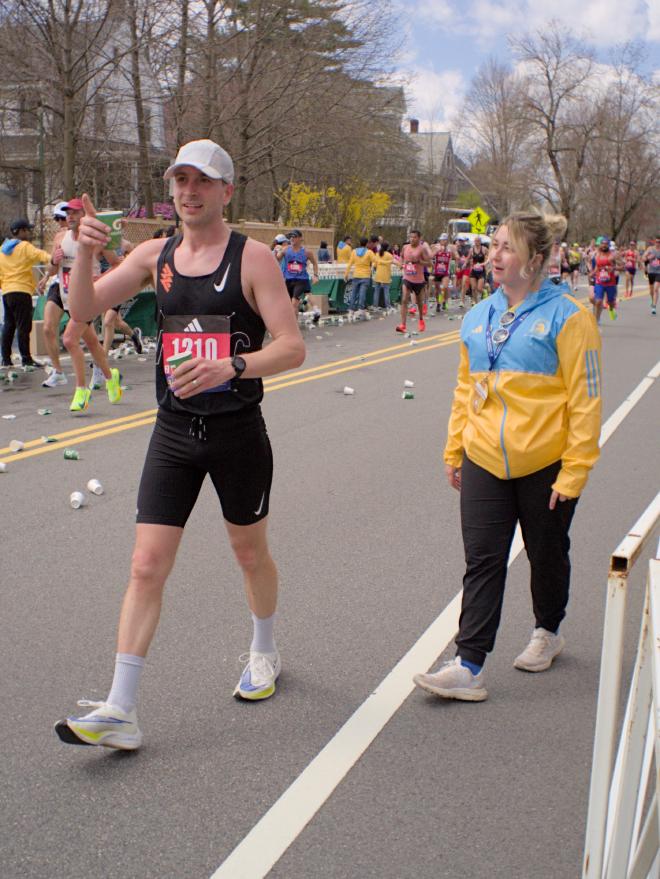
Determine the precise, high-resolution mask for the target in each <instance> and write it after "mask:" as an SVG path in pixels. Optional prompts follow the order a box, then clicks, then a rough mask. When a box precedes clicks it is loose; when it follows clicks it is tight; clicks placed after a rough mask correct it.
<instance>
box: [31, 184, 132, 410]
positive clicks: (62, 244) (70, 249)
mask: <svg viewBox="0 0 660 879" xmlns="http://www.w3.org/2000/svg"><path fill="white" fill-rule="evenodd" d="M83 214H84V209H83V202H82V200H81V199H79V198H72V199H71V200H70V201H69V202H68V204H67V226H68V230H67V232H66V233H65V234H64V236H63V237H62V238H61V239H60V240H59V241H58V243H57V245H56V246H55V248H54V250H53V255H52V257H51V262H52V263H53V264H54V265H56V266H57V267H58V280H59V291H58V290H57V289H56V288H55V290H54V291H53V293H52V296H51V294H50V293H49V297H48V298H49V301H48V302H47V303H46V308H47V309H48V315H47V317H48V321H47V325H48V332H46V333H45V334H44V338H45V340H46V346H47V348H48V353H49V354H50V357H51V360H52V362H53V367H54V369H55V370H56V371H57V373H58V378H57V379H53V382H54V383H53V384H47V383H44V384H45V386H46V387H55V385H56V384H65V383H66V380H65V381H61V380H59V376H61V375H62V372H61V366H60V361H59V352H58V350H57V337H56V330H55V331H54V332H53V324H54V327H55V328H56V327H57V326H58V325H59V321H60V318H61V316H62V313H63V312H64V311H68V297H69V279H70V276H71V270H72V268H73V266H74V263H75V260H76V257H77V254H78V231H79V226H80V221H81V219H82V217H83ZM105 243H106V244H107V242H105ZM100 255H103V256H104V257H105V259H106V260H107V261H108V263H109V264H110V265H111V266H114V265H117V264H118V263H119V261H120V260H119V257H118V256H117V255H116V254H115V252H114V251H113V250H110V249H109V248H107V247H98V248H97V252H96V254H95V255H94V262H93V270H94V277H95V278H97V277H99V275H100V274H101V265H100V262H99V256H100ZM51 304H52V305H53V306H54V308H53V307H49V306H51ZM94 317H96V315H92V316H91V318H90V320H89V321H79V320H75V319H74V318H73V317H71V319H70V320H69V322H68V324H67V325H66V329H65V330H64V336H63V341H64V347H65V348H66V349H67V351H68V352H69V354H70V355H71V364H72V366H73V370H74V372H75V375H76V390H75V393H74V395H73V399H72V401H71V405H70V406H69V409H70V411H71V412H84V411H85V409H87V407H88V406H89V401H90V399H91V396H92V391H91V390H90V388H88V387H85V355H84V354H83V351H82V348H81V347H80V340H81V339H82V340H83V341H84V342H85V344H86V345H87V349H88V351H89V353H90V354H91V356H92V360H93V361H94V363H95V364H96V365H97V366H98V367H99V368H100V369H101V371H102V373H103V376H104V378H105V387H106V391H107V393H108V399H109V400H110V402H111V403H118V402H119V401H120V400H121V396H122V390H121V384H120V375H119V370H118V369H110V366H109V364H108V358H107V355H106V353H105V351H104V350H103V348H102V346H101V343H100V342H99V340H98V337H97V335H96V332H95V330H94V327H93V326H92V325H91V321H92V320H93V319H94ZM49 378H50V377H49Z"/></svg>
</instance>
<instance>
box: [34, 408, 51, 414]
mask: <svg viewBox="0 0 660 879" xmlns="http://www.w3.org/2000/svg"><path fill="white" fill-rule="evenodd" d="M52 414H53V410H52V409H37V415H52Z"/></svg>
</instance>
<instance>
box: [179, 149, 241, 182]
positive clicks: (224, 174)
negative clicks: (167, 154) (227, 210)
mask: <svg viewBox="0 0 660 879" xmlns="http://www.w3.org/2000/svg"><path fill="white" fill-rule="evenodd" d="M181 165H192V167H193V168H197V170H198V171H201V172H202V174H206V176H207V177H210V178H211V179H212V180H224V181H225V183H233V182H234V163H233V162H232V160H231V156H230V155H229V153H227V152H225V150H223V149H222V147H220V146H218V144H217V143H214V142H213V141H212V140H191V141H190V142H189V143H184V145H183V146H182V147H181V149H180V150H179V152H178V153H177V154H176V159H175V160H174V164H172V165H170V167H169V168H168V169H167V171H166V172H165V174H164V175H163V176H164V178H165V180H169V179H170V178H172V177H174V174H175V172H176V169H177V168H179V167H180V166H181Z"/></svg>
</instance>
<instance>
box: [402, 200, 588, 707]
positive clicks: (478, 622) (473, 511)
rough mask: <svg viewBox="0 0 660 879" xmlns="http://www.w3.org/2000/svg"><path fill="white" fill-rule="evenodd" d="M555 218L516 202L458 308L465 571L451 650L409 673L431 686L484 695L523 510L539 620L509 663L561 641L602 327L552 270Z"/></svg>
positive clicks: (455, 413) (454, 456) (448, 455)
mask: <svg viewBox="0 0 660 879" xmlns="http://www.w3.org/2000/svg"><path fill="white" fill-rule="evenodd" d="M565 231H566V220H565V219H564V218H563V217H557V216H544V215H542V214H539V213H537V212H534V211H531V212H518V213H514V214H511V215H510V216H509V217H507V219H506V220H504V221H503V223H502V224H501V225H500V227H499V228H498V230H497V232H496V234H495V236H494V239H493V243H492V246H491V250H490V262H491V265H492V271H493V277H494V280H495V281H496V282H497V283H499V284H500V286H499V289H498V290H497V291H496V292H495V293H494V294H493V295H492V296H490V297H489V298H488V299H485V300H484V301H482V302H480V303H479V304H478V305H476V306H475V307H474V308H473V309H472V310H471V311H470V312H469V313H468V314H466V315H465V319H464V320H463V324H462V328H461V353H460V364H459V368H458V384H457V386H456V390H455V392H454V400H453V404H452V409H451V415H450V419H449V428H448V439H447V445H446V447H445V453H444V460H445V470H446V475H447V479H448V481H449V484H450V485H451V486H452V487H453V488H455V489H457V490H458V491H460V494H461V503H460V506H461V527H462V533H463V543H464V547H465V558H466V571H465V576H464V578H463V603H462V610H461V617H460V623H459V632H458V636H457V638H456V645H457V656H456V658H455V659H454V660H452V661H451V662H447V663H445V664H444V665H443V666H442V667H441V668H440V670H439V671H437V672H435V673H434V674H418V675H415V677H414V680H415V683H416V684H417V685H418V686H419V687H422V688H423V689H424V690H427V691H429V692H431V693H433V694H435V695H437V696H441V697H444V698H447V699H462V700H465V701H474V702H478V701H482V700H484V699H486V698H487V695H488V694H487V691H486V688H485V687H484V674H483V671H482V668H483V665H484V661H485V659H486V656H487V654H488V653H489V652H490V651H491V650H492V649H493V646H494V643H495V636H496V634H497V628H498V625H499V621H500V613H501V609H502V600H503V597H504V585H505V580H506V571H507V560H508V556H509V550H510V547H511V543H512V540H513V535H514V532H515V528H516V524H517V522H520V526H521V530H522V535H523V540H524V542H525V548H526V550H527V555H528V557H529V560H530V565H531V592H532V605H533V612H534V619H535V626H534V630H533V632H532V637H531V640H530V642H529V644H528V645H527V647H526V648H525V649H524V650H523V652H522V653H521V654H520V655H519V656H518V657H517V658H516V660H515V662H514V665H515V666H516V668H519V669H521V670H524V671H529V672H539V671H544V670H545V669H547V668H549V667H550V665H551V664H552V661H553V659H554V658H555V657H556V656H557V654H558V653H560V651H561V650H562V648H563V646H564V638H563V637H562V635H560V634H559V625H560V623H561V621H562V619H563V618H564V615H565V611H566V605H567V603H568V590H569V579H570V560H569V547H570V541H569V538H568V532H569V528H570V524H571V520H572V518H573V513H574V512H575V506H576V504H577V500H578V497H579V496H580V494H581V493H582V491H583V489H584V486H585V484H586V481H587V476H588V474H589V470H590V469H591V468H592V467H593V465H594V463H595V461H596V459H597V458H598V454H599V452H598V438H599V435H600V420H601V371H600V336H599V333H598V329H597V327H596V322H595V320H594V318H593V316H592V315H591V314H590V313H589V311H588V310H587V309H586V308H585V307H584V306H583V305H581V304H580V303H579V302H577V301H576V300H575V299H574V298H573V297H572V296H571V295H570V292H569V288H568V286H567V285H566V284H556V283H552V281H551V280H550V279H548V278H547V275H546V269H547V263H548V260H549V258H550V256H551V253H552V248H553V243H555V242H556V241H557V240H561V239H562V237H563V235H564V233H565Z"/></svg>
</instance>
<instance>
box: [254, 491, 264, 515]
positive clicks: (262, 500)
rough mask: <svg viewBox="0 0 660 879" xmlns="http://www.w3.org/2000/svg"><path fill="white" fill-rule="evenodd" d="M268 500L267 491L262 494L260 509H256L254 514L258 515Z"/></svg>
mask: <svg viewBox="0 0 660 879" xmlns="http://www.w3.org/2000/svg"><path fill="white" fill-rule="evenodd" d="M265 500H266V492H264V493H263V494H262V495H261V503H260V504H259V509H258V510H255V511H254V515H255V516H258V515H259V514H260V513H261V511H262V510H263V508H264V501H265Z"/></svg>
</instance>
